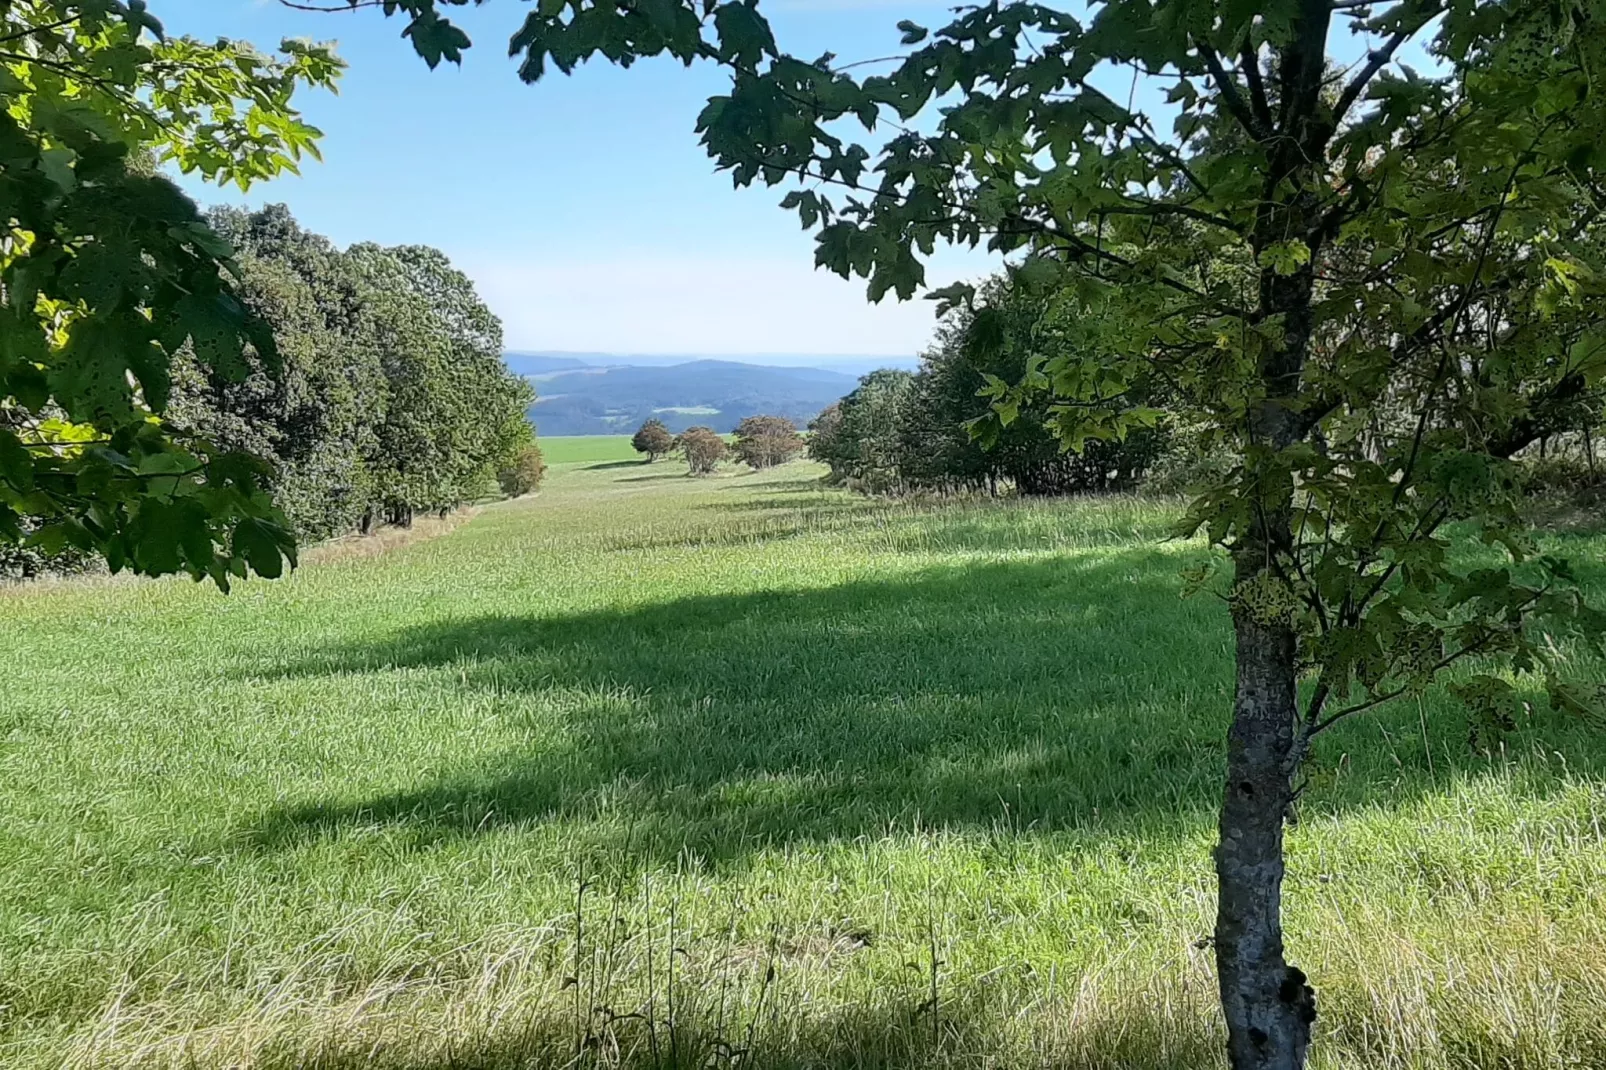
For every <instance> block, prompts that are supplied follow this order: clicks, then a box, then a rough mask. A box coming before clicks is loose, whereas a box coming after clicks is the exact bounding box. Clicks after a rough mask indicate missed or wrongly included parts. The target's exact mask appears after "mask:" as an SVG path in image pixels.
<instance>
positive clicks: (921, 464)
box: [809, 280, 1166, 495]
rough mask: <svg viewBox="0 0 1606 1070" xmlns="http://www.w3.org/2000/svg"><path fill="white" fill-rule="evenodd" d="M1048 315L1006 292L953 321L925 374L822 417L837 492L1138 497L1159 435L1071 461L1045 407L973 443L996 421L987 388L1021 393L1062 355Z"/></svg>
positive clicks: (891, 379) (1092, 447) (1118, 441)
mask: <svg viewBox="0 0 1606 1070" xmlns="http://www.w3.org/2000/svg"><path fill="white" fill-rule="evenodd" d="M1045 305H1046V302H1045V301H1044V300H1043V299H1041V298H1038V297H1034V296H1032V295H1029V294H1021V293H1019V292H1017V291H1015V290H1013V289H1012V288H1011V287H1010V286H1009V285H1008V283H1007V281H1006V280H995V282H994V283H992V284H990V285H989V286H988V287H987V288H986V294H985V299H984V303H982V304H980V305H977V306H966V307H962V308H959V309H956V310H955V311H953V312H952V313H950V315H949V316H948V318H947V320H946V321H945V322H944V324H943V326H942V328H941V329H940V331H939V332H938V336H937V341H936V344H935V345H934V346H933V347H932V348H931V349H930V350H929V351H927V352H926V353H925V354H924V356H923V357H922V360H921V367H920V371H919V372H917V373H915V374H913V375H910V374H909V373H908V372H902V371H893V370H887V371H880V372H876V373H875V374H874V375H872V376H868V377H866V378H865V379H864V380H863V382H862V383H861V385H860V388H859V389H858V390H855V391H854V392H853V393H852V394H850V395H849V396H848V397H846V398H844V399H843V400H842V401H841V402H840V403H839V404H838V405H836V406H833V407H832V409H830V410H828V411H827V412H826V413H822V414H821V416H820V418H819V419H818V420H816V421H815V423H814V424H813V425H812V426H813V429H814V434H813V437H812V438H811V440H810V443H809V453H810V456H812V457H813V458H814V459H815V460H818V461H824V462H825V463H826V464H828V465H830V466H831V476H830V478H831V480H832V481H833V482H836V483H844V484H848V485H851V486H854V487H856V488H859V489H861V490H866V491H870V492H872V493H895V492H904V491H938V492H952V491H965V490H971V491H974V490H984V491H988V492H990V493H997V492H998V491H1000V490H1005V489H1012V490H1014V491H1015V492H1017V493H1020V494H1027V495H1057V494H1077V493H1087V492H1093V491H1110V490H1130V489H1132V488H1134V487H1136V486H1137V485H1138V484H1139V483H1140V482H1141V481H1142V480H1143V478H1144V476H1145V475H1146V473H1147V472H1148V470H1149V468H1150V467H1151V466H1152V465H1153V464H1154V462H1155V460H1156V458H1157V457H1158V456H1159V454H1160V453H1161V451H1162V449H1163V447H1164V444H1165V441H1166V436H1165V434H1164V433H1163V432H1161V431H1159V430H1156V429H1152V428H1140V429H1137V430H1135V431H1132V432H1129V433H1128V434H1127V435H1126V436H1125V437H1124V438H1121V437H1113V436H1112V438H1110V439H1109V440H1104V439H1089V440H1088V441H1087V442H1086V443H1085V444H1084V445H1083V448H1082V449H1081V450H1078V451H1071V450H1067V449H1066V448H1065V446H1064V443H1063V441H1062V439H1061V436H1060V434H1059V432H1058V430H1057V429H1056V428H1055V427H1054V426H1053V421H1054V419H1055V414H1054V412H1053V406H1052V405H1051V403H1050V402H1049V401H1048V400H1046V399H1042V398H1035V399H1031V400H1029V401H1027V402H1025V403H1023V404H1022V405H1021V406H1020V408H1019V410H1018V412H1017V414H1016V416H1015V418H1014V419H1013V420H1011V421H1010V424H1009V426H1008V427H1005V428H1002V429H998V428H996V427H993V428H991V429H990V430H991V434H990V435H989V436H988V441H986V442H983V441H981V440H980V439H978V437H977V436H976V434H974V433H973V428H975V427H976V426H977V425H978V424H983V423H985V421H986V420H987V418H988V417H989V416H990V415H991V414H992V412H993V401H992V399H991V397H990V396H989V395H988V389H987V388H988V384H989V383H990V382H997V381H1000V380H1002V381H1005V382H1016V381H1019V380H1020V378H1021V377H1022V376H1023V375H1025V373H1026V370H1027V368H1028V367H1029V366H1030V365H1031V363H1032V361H1033V360H1041V359H1042V356H1043V354H1045V353H1048V354H1052V353H1053V351H1054V347H1055V346H1056V345H1057V344H1060V341H1059V336H1058V335H1057V333H1056V332H1054V331H1053V330H1052V329H1050V328H1049V327H1048V326H1046V325H1045V324H1044V322H1043V313H1044V311H1045ZM978 310H981V311H984V312H986V313H987V314H988V316H987V317H985V318H984V317H983V316H981V315H978ZM984 332H996V335H986V336H984Z"/></svg>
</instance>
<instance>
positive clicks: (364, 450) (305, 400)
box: [169, 206, 532, 539]
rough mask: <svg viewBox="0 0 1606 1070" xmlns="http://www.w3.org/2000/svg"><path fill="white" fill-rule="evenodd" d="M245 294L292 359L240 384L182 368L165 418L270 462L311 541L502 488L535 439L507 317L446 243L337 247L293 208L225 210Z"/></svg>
mask: <svg viewBox="0 0 1606 1070" xmlns="http://www.w3.org/2000/svg"><path fill="white" fill-rule="evenodd" d="M211 221H212V225H213V227H214V228H215V229H216V230H217V231H218V232H219V233H220V234H222V235H223V236H224V237H226V238H227V239H228V240H229V241H230V243H231V244H232V245H233V246H234V247H235V249H236V250H237V251H238V261H239V264H240V270H241V274H242V279H243V281H242V291H243V294H244V296H245V298H246V300H247V302H248V304H249V305H250V306H251V308H252V311H254V312H255V313H257V314H258V315H259V316H261V317H262V318H263V319H265V320H266V321H267V322H268V323H270V324H271V325H272V327H273V331H274V336H275V341H276V342H277V347H278V349H279V352H280V356H281V358H282V367H281V368H280V369H279V370H278V371H277V372H276V373H274V374H269V372H268V370H267V369H263V368H258V369H257V370H256V372H255V373H254V374H252V375H251V376H249V377H248V378H247V379H246V380H245V381H243V382H238V383H233V382H227V381H224V380H221V379H219V378H218V377H216V376H215V375H212V374H210V373H208V372H206V371H204V370H203V369H202V368H201V367H200V366H199V365H197V364H196V363H195V362H193V361H189V362H186V361H183V360H181V361H180V362H179V367H178V368H177V369H176V370H175V377H174V378H175V382H174V391H173V395H174V397H173V403H172V406H171V408H170V413H169V418H170V419H171V420H173V422H174V423H175V425H176V426H178V427H180V428H182V429H185V430H188V431H191V432H193V433H195V434H198V435H200V436H202V437H203V438H206V439H208V440H210V441H213V442H216V443H218V444H219V445H220V446H223V447H225V448H230V449H241V450H245V451H247V452H250V453H252V454H254V455H256V456H258V457H261V458H263V459H264V460H266V461H268V462H269V463H270V465H271V466H272V468H273V470H274V483H273V491H274V497H275V499H276V501H277V502H278V503H279V505H280V506H281V508H283V509H284V510H285V513H286V515H287V516H288V517H289V518H290V520H291V522H292V523H293V524H294V525H295V528H296V531H297V534H298V535H299V536H300V537H301V538H303V539H317V538H323V537H327V536H331V535H338V534H343V533H345V532H348V531H351V530H353V529H357V530H367V529H368V528H370V527H371V526H372V525H373V524H374V523H375V522H377V521H380V520H386V521H390V522H393V523H400V524H406V523H409V522H410V521H411V518H412V516H413V514H414V513H415V512H417V511H420V510H424V511H440V510H444V509H450V508H453V507H455V506H457V505H459V504H461V503H463V502H467V501H472V500H474V499H476V498H479V497H483V496H485V495H487V494H492V493H495V491H496V487H497V484H498V481H499V476H500V475H501V473H503V472H504V471H507V470H510V469H513V468H515V467H517V466H518V464H519V458H520V451H522V450H523V449H524V448H525V447H526V446H527V445H528V444H529V443H530V442H531V441H532V439H531V431H530V428H529V424H528V421H527V419H526V417H525V412H526V409H527V407H528V405H529V403H530V401H531V393H530V390H529V387H528V386H527V385H526V384H525V383H524V381H523V380H521V379H519V378H518V377H516V376H513V375H512V374H510V373H509V372H508V371H507V369H506V367H505V366H504V365H503V363H502V359H501V353H502V331H501V324H500V323H499V322H498V321H497V319H496V317H495V316H494V315H493V314H492V313H491V311H490V309H488V308H487V307H486V306H485V304H484V302H482V301H481V300H480V299H479V297H478V295H477V294H476V293H475V292H474V287H473V284H472V283H471V282H470V281H469V279H468V278H467V276H465V275H463V274H462V273H461V272H459V271H457V270H456V269H455V268H453V267H452V265H451V263H450V262H449V261H448V260H447V259H446V257H445V255H444V254H442V253H440V252H439V251H438V250H435V249H429V248H425V247H420V246H404V247H399V248H394V249H386V248H381V247H380V246H377V245H372V244H360V245H354V246H352V247H351V248H350V249H348V250H344V251H342V250H340V249H338V248H336V247H335V246H334V244H333V243H331V242H330V241H328V240H327V239H326V238H323V237H321V236H319V235H316V234H311V233H308V232H307V231H305V230H303V229H301V227H300V226H299V225H298V224H297V223H296V221H295V219H294V218H292V217H291V215H290V213H289V212H288V210H286V209H285V208H284V207H283V206H271V207H269V208H265V209H263V210H261V211H258V212H250V213H248V212H244V211H241V210H238V209H219V210H217V211H215V212H213V213H212V215H211Z"/></svg>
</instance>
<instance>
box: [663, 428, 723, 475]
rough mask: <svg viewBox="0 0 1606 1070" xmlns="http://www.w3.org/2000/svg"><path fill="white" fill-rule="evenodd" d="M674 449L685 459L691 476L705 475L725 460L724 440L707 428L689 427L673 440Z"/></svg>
mask: <svg viewBox="0 0 1606 1070" xmlns="http://www.w3.org/2000/svg"><path fill="white" fill-rule="evenodd" d="M675 448H676V449H678V450H680V452H681V455H682V456H684V457H685V458H686V467H687V468H689V469H690V470H691V473H692V475H706V474H707V473H709V472H712V471H713V470H714V467H715V466H716V465H718V464H719V462H720V461H722V460H724V459H725V454H726V452H727V447H726V445H725V440H724V439H723V438H721V437H720V436H719V435H718V434H717V433H716V432H714V431H713V430H712V429H710V428H707V427H689V428H687V429H686V430H684V431H682V432H681V433H680V437H679V438H677V439H675Z"/></svg>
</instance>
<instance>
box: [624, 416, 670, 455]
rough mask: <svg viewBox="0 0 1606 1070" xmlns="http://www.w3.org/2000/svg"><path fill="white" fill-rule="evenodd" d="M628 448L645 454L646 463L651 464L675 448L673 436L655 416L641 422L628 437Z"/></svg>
mask: <svg viewBox="0 0 1606 1070" xmlns="http://www.w3.org/2000/svg"><path fill="white" fill-rule="evenodd" d="M630 448H631V449H633V450H635V451H636V452H637V453H645V454H646V455H647V463H648V464H651V463H652V462H653V461H656V460H657V459H658V458H660V457H662V456H663V455H664V454H666V453H668V452H669V451H670V450H672V449H674V448H675V436H674V435H671V434H670V433H669V428H667V427H665V426H664V422H663V421H662V420H659V419H657V418H656V417H655V418H653V419H650V420H648V421H647V422H646V423H644V424H642V425H641V427H640V428H639V429H638V430H637V431H636V433H635V435H634V436H632V437H631V439H630Z"/></svg>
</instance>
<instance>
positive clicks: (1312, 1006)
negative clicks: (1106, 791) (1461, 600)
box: [1216, 564, 1316, 1070]
mask: <svg viewBox="0 0 1606 1070" xmlns="http://www.w3.org/2000/svg"><path fill="white" fill-rule="evenodd" d="M1248 567H1251V566H1249V565H1247V564H1240V566H1239V571H1240V573H1242V572H1243V571H1244V570H1245V569H1246V568H1248ZM1252 574H1253V573H1251V575H1252ZM1233 626H1234V631H1235V633H1236V638H1237V657H1238V682H1237V694H1236V697H1235V700H1234V703H1233V717H1232V727H1231V729H1230V730H1229V732H1228V737H1227V784H1226V792H1225V795H1224V797H1223V799H1222V804H1221V821H1220V843H1219V844H1218V846H1217V847H1216V879H1217V913H1216V968H1217V971H1218V973H1219V976H1220V984H1221V1005H1222V1009H1223V1011H1224V1012H1225V1014H1226V1019H1227V1037H1228V1040H1227V1049H1228V1055H1229V1057H1230V1060H1231V1064H1232V1067H1233V1070H1299V1068H1300V1067H1303V1066H1304V1065H1305V1054H1306V1051H1307V1049H1308V1048H1309V1047H1310V1033H1311V1023H1312V1022H1314V1021H1315V1020H1316V994H1315V992H1314V991H1312V989H1311V988H1310V986H1309V985H1307V984H1306V983H1305V975H1304V973H1302V972H1301V971H1300V970H1298V969H1297V968H1295V967H1293V966H1290V965H1289V964H1288V961H1287V959H1285V958H1284V957H1283V926H1282V886H1283V818H1284V814H1285V813H1286V812H1287V808H1288V804H1289V802H1290V797H1289V795H1290V787H1289V769H1288V765H1287V762H1288V758H1289V753H1290V751H1291V749H1292V747H1293V738H1294V719H1295V664H1294V633H1293V631H1292V629H1291V628H1289V627H1288V626H1287V625H1286V624H1284V623H1273V624H1267V623H1264V622H1262V621H1259V620H1256V619H1255V617H1254V615H1253V614H1252V613H1251V612H1250V611H1248V610H1247V609H1244V608H1239V609H1237V610H1236V611H1235V612H1234V621H1233Z"/></svg>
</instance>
